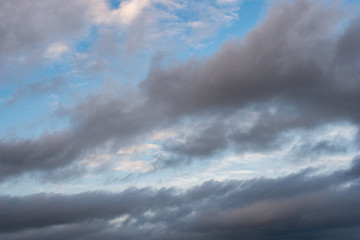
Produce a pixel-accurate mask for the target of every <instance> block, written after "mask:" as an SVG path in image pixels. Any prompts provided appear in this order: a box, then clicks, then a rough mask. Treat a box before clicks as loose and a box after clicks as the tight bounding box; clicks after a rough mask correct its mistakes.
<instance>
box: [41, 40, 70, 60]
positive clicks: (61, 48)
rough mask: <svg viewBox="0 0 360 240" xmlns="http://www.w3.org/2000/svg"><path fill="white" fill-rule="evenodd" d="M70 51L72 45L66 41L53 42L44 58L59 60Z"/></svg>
mask: <svg viewBox="0 0 360 240" xmlns="http://www.w3.org/2000/svg"><path fill="white" fill-rule="evenodd" d="M69 51H70V47H69V46H68V45H67V44H66V43H64V42H56V43H53V44H51V45H50V46H49V47H48V48H47V49H46V50H45V53H44V58H47V59H50V60H58V59H60V58H61V57H62V56H63V55H64V54H66V53H68V52H69Z"/></svg>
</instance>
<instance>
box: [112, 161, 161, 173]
mask: <svg viewBox="0 0 360 240" xmlns="http://www.w3.org/2000/svg"><path fill="white" fill-rule="evenodd" d="M153 169H154V167H153V166H152V165H150V164H149V162H147V161H130V160H122V161H120V162H119V163H118V165H117V166H116V167H115V170H120V171H123V172H130V173H131V172H140V173H145V172H149V171H152V170H153Z"/></svg>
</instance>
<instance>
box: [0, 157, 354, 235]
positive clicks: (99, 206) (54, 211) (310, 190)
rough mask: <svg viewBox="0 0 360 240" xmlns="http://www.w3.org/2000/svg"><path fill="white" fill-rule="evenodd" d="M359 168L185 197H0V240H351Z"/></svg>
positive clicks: (159, 193) (129, 193) (231, 185)
mask: <svg viewBox="0 0 360 240" xmlns="http://www.w3.org/2000/svg"><path fill="white" fill-rule="evenodd" d="M359 169H360V161H359V159H355V160H353V162H352V165H351V166H350V167H349V168H348V169H344V170H338V171H335V172H333V173H331V174H322V175H321V174H316V173H315V172H314V171H313V170H305V171H302V172H299V173H296V174H293V175H288V176H285V177H279V178H275V179H266V178H262V179H252V180H246V181H235V180H234V181H225V182H215V181H209V182H205V183H203V184H202V185H199V186H196V187H193V188H191V189H189V190H187V191H185V192H183V191H179V190H177V189H160V190H156V189H152V188H144V189H135V188H132V189H127V190H125V191H123V192H121V193H106V192H87V193H80V194H75V195H61V194H35V195H30V196H24V197H11V196H1V197H0V203H1V204H0V212H1V213H2V216H3V217H2V218H1V219H2V220H0V223H1V224H0V236H1V238H2V239H16V238H18V239H19V238H21V239H29V240H30V239H57V235H58V234H59V232H60V231H64V232H65V234H67V236H69V237H71V238H72V239H87V240H88V239H90V240H92V239H94V240H95V239H101V238H102V239H104V238H106V239H118V238H122V239H161V238H166V239H181V238H184V237H187V238H191V239H219V238H221V239H239V238H246V239H288V238H291V239H304V238H307V239H311V238H317V239H344V238H346V239H356V237H358V236H359V235H358V231H357V230H358V229H359V224H360V214H359V212H358V211H356V209H357V205H358V202H359V200H360V194H358V192H359V191H358V190H359V181H358V180H359V177H360V171H359ZM344 184H346V185H347V186H346V185H344ZM119 217H120V218H119ZM121 217H123V218H121ZM334 233H335V234H334ZM340 233H341V235H339V234H340Z"/></svg>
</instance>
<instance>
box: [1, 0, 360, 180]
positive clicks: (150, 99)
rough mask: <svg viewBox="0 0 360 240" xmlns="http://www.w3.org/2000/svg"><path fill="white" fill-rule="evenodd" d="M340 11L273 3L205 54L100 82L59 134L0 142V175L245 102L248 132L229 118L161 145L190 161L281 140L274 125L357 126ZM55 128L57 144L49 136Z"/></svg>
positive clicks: (53, 163) (50, 165)
mask: <svg viewBox="0 0 360 240" xmlns="http://www.w3.org/2000/svg"><path fill="white" fill-rule="evenodd" d="M350 17H353V16H347V15H346V14H345V10H344V9H343V6H342V5H341V4H340V5H339V4H338V3H332V4H325V3H319V2H315V1H306V0H302V1H293V2H281V3H276V4H275V5H274V6H273V7H271V8H270V10H269V13H268V16H267V17H266V18H265V19H264V21H263V22H262V23H261V24H259V25H258V26H257V27H255V28H254V30H252V31H251V32H249V33H248V34H247V36H245V37H244V38H243V39H240V40H235V41H231V42H228V43H226V44H224V46H223V47H222V48H221V49H220V50H219V51H218V52H216V53H215V54H214V55H212V56H210V57H207V58H203V59H198V60H196V59H190V60H189V61H187V62H184V63H180V64H175V65H173V66H169V67H166V68H161V67H156V66H154V67H153V68H152V69H151V70H150V72H149V74H148V76H147V77H146V78H145V79H144V80H143V81H142V82H141V83H140V84H139V85H138V86H132V87H126V86H124V87H123V90H121V91H117V89H116V88H114V89H111V90H110V91H109V90H105V91H103V92H102V93H99V94H98V95H92V96H89V97H87V98H85V99H84V100H83V101H82V102H80V103H78V104H76V106H75V107H73V108H69V109H65V110H64V111H63V113H64V114H65V115H66V116H69V118H70V122H71V124H72V125H71V127H70V128H69V129H68V130H65V131H64V132H63V133H61V132H60V133H58V134H54V135H50V136H47V137H45V138H46V139H47V141H43V139H44V136H41V137H39V138H38V139H34V140H28V141H18V142H6V141H2V142H0V148H1V149H3V151H2V153H1V154H2V157H1V159H0V162H1V166H4V167H2V169H4V170H3V175H2V176H3V179H6V178H7V177H10V176H13V175H19V174H23V173H25V172H28V171H35V170H39V171H43V170H44V171H49V170H56V169H59V168H62V167H64V166H66V165H68V164H70V163H72V162H74V161H75V160H76V159H77V158H78V157H79V156H81V154H84V153H86V152H88V151H90V150H93V149H95V148H96V147H100V146H102V145H103V144H105V143H107V142H110V141H112V142H113V143H114V149H115V148H116V147H119V146H124V145H126V144H129V143H132V142H134V141H140V139H141V137H143V136H144V135H147V134H149V133H150V132H152V131H153V130H156V129H161V128H162V127H168V126H174V125H176V124H179V123H182V122H183V121H185V120H188V119H191V118H193V119H196V118H199V117H202V116H204V114H213V115H214V116H218V117H219V118H220V119H221V117H222V116H224V115H223V114H229V113H231V112H235V111H237V110H241V109H244V108H249V107H252V106H255V107H256V106H257V107H259V108H260V109H261V108H262V109H263V110H259V112H260V117H259V119H257V120H256V122H255V124H254V125H253V126H252V127H251V128H250V129H249V130H248V131H245V132H244V131H237V129H235V128H233V127H234V126H233V125H224V126H226V129H225V132H226V134H223V132H222V130H221V127H220V128H219V129H220V130H219V131H217V130H216V128H215V129H211V130H209V131H205V130H204V129H206V127H205V128H204V129H194V135H193V136H189V137H188V138H187V139H186V140H187V142H186V143H185V145H173V146H165V148H166V147H167V149H169V150H170V151H173V152H177V153H178V155H177V156H178V159H179V161H181V159H182V155H185V156H187V157H189V159H191V157H192V156H193V157H194V159H195V158H196V157H199V156H200V157H201V156H202V157H203V156H210V155H211V154H213V153H217V152H219V151H220V150H221V149H222V148H227V147H228V146H234V145H235V147H237V148H238V149H245V150H248V149H251V150H254V149H256V150H264V149H271V148H273V147H277V146H278V144H282V141H281V139H280V137H281V134H282V133H285V132H287V131H291V130H294V129H312V128H314V127H317V126H320V125H322V124H325V123H331V122H337V121H339V120H342V121H348V122H351V123H353V124H356V125H358V123H359V120H360V115H359V111H358V102H359V100H360V95H359V88H360V87H359V72H358V67H357V66H358V64H357V62H356V61H349V60H348V58H351V59H355V58H356V56H357V53H358V52H359V50H358V48H359V47H358V45H356V44H352V43H353V42H356V39H357V38H358V35H357V34H356V33H357V26H358V25H359V23H358V20H357V19H355V20H351V21H350V22H349V24H348V26H345V27H344V29H343V31H341V32H339V31H338V26H339V24H340V23H341V22H342V21H343V20H344V19H349V18H350ZM348 43H349V44H348ZM350 43H351V44H350ZM349 48H351V49H352V51H350V50H349ZM350 55H351V56H350ZM107 91H109V92H107ZM271 106H272V107H274V108H275V111H270V110H269V107H271ZM219 122H221V121H219ZM221 125H222V124H221V123H220V124H219V126H221ZM233 129H235V130H233ZM59 136H63V137H60V141H61V143H60V144H53V143H55V142H57V141H58V140H59ZM229 142H230V143H231V144H229ZM39 143H41V144H39ZM274 143H276V144H274ZM29 144H30V145H31V147H30V145H29ZM215 145H216V146H215ZM262 146H263V148H262ZM49 149H50V150H49ZM181 154H182V155H181ZM29 156H30V157H29ZM32 156H35V157H32ZM14 159H15V160H14ZM17 159H18V160H17ZM28 159H30V160H28ZM31 159H34V160H31ZM35 159H36V160H35ZM165 165H166V164H165Z"/></svg>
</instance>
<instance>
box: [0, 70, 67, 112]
mask: <svg viewBox="0 0 360 240" xmlns="http://www.w3.org/2000/svg"><path fill="white" fill-rule="evenodd" d="M66 84H67V80H66V79H64V78H63V77H54V78H50V79H44V80H42V81H38V82H33V83H31V84H28V85H25V86H20V87H18V88H17V89H16V90H15V92H14V93H13V94H12V95H11V96H10V97H9V99H8V100H7V101H5V102H4V104H3V107H9V106H11V105H13V104H15V103H16V102H18V101H20V100H21V99H23V98H25V97H34V96H39V95H43V94H46V93H53V92H58V91H61V90H62V89H63V88H64V87H65V86H66Z"/></svg>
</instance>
